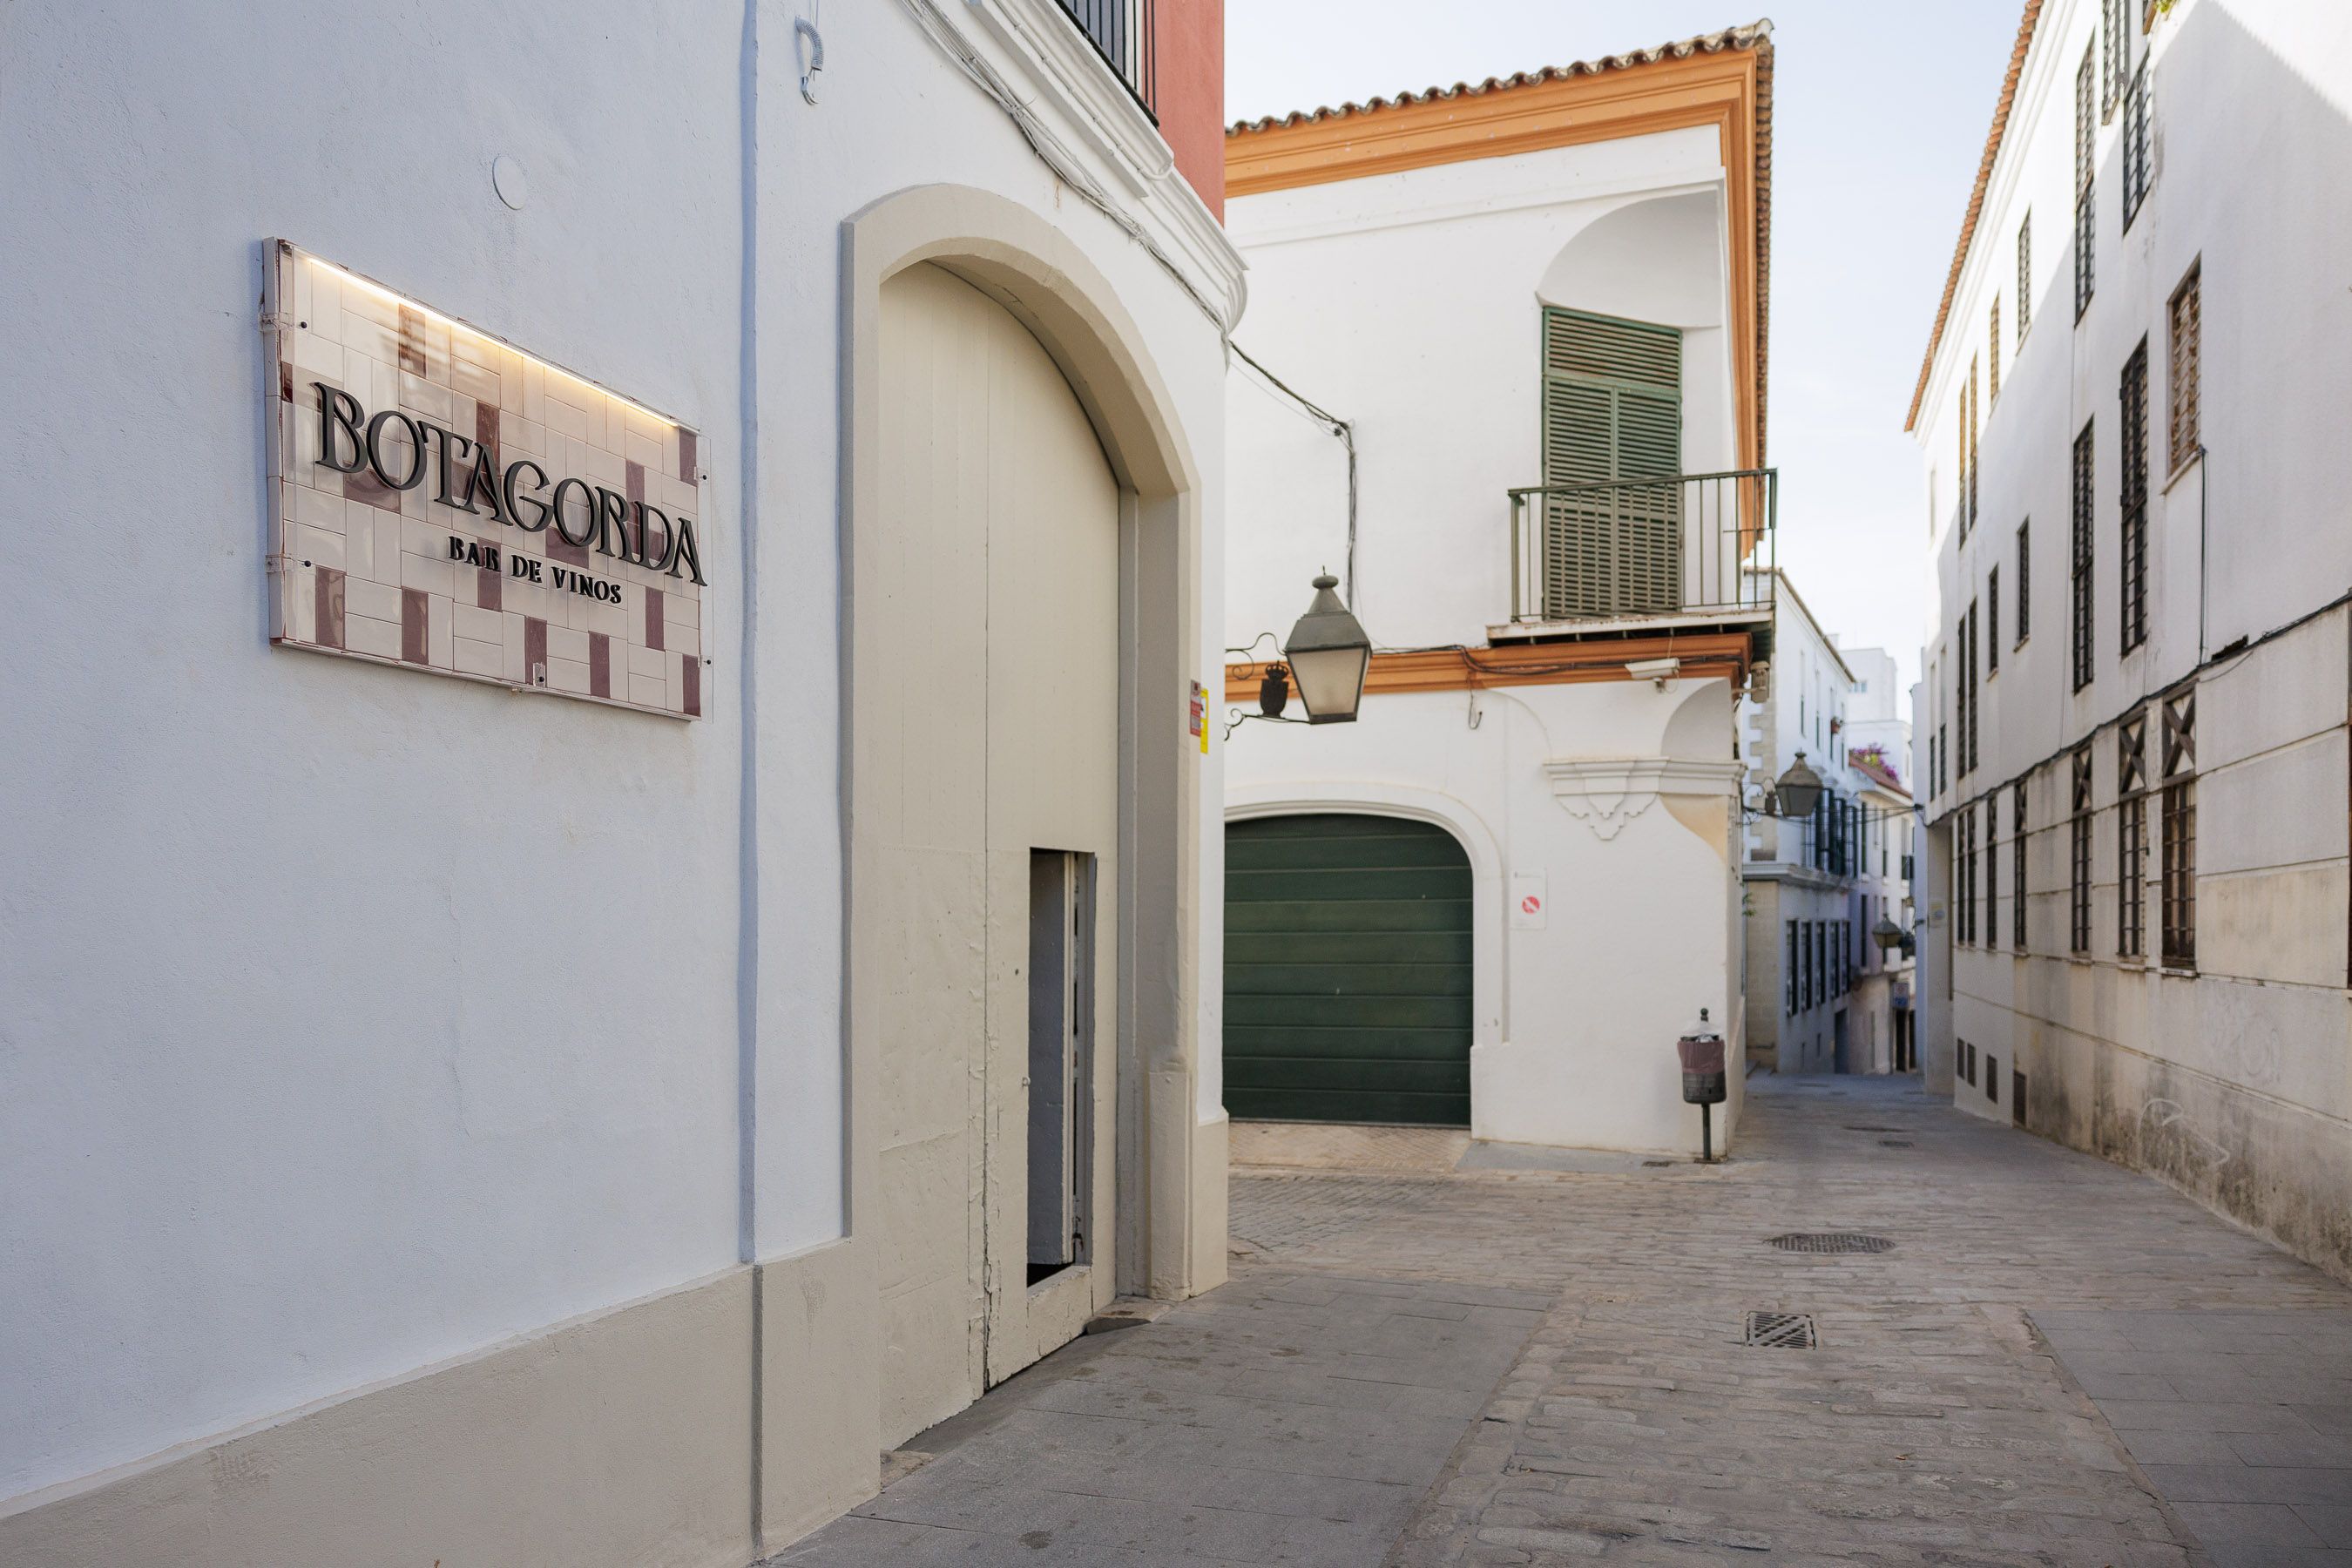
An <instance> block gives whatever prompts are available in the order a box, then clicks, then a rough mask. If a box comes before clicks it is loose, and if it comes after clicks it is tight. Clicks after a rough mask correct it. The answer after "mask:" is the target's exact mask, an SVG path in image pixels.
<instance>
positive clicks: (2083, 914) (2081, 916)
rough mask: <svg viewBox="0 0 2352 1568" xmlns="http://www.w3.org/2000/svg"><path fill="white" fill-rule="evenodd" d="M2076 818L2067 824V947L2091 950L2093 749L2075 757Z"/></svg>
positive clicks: (2079, 951)
mask: <svg viewBox="0 0 2352 1568" xmlns="http://www.w3.org/2000/svg"><path fill="white" fill-rule="evenodd" d="M2073 802H2074V818H2073V820H2072V821H2071V822H2069V823H2068V824H2067V829H2068V843H2067V863H2068V890H2069V892H2070V894H2071V895H2072V896H2071V898H2070V900H2069V909H2068V915H2069V919H2068V921H2067V940H2066V945H2067V949H2068V951H2070V952H2078V953H2086V952H2090V951H2091V749H2090V748H2089V747H2088V746H2085V747H2084V748H2083V749H2082V750H2080V751H2078V752H2075V753H2074V791H2073Z"/></svg>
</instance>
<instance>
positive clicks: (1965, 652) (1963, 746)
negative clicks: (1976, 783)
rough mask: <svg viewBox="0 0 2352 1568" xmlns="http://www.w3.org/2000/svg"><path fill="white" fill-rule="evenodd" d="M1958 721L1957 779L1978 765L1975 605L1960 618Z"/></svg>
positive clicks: (1970, 604)
mask: <svg viewBox="0 0 2352 1568" xmlns="http://www.w3.org/2000/svg"><path fill="white" fill-rule="evenodd" d="M1957 711H1958V715H1959V721H1960V777H1962V778H1963V779H1965V778H1967V777H1968V776H1969V774H1970V773H1974V772H1975V771H1976V766H1977V606H1976V604H1975V602H1974V601H1970V603H1969V613H1968V614H1967V615H1965V616H1961V617H1960V689H1959V706H1958V710H1957Z"/></svg>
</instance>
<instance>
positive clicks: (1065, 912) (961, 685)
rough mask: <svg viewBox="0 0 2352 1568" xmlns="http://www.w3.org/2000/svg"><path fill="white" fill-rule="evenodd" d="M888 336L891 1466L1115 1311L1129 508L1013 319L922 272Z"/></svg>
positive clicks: (875, 698) (864, 749) (883, 1070)
mask: <svg viewBox="0 0 2352 1568" xmlns="http://www.w3.org/2000/svg"><path fill="white" fill-rule="evenodd" d="M879 325H880V348H881V353H880V364H879V372H880V386H879V394H880V410H879V412H880V426H879V434H880V438H881V442H882V448H883V464H882V468H881V509H880V515H879V526H880V528H881V530H882V534H883V537H886V538H887V539H888V541H889V547H888V548H887V550H885V551H878V552H876V556H875V560H874V568H873V571H872V572H871V574H870V575H869V576H868V577H867V578H866V580H865V581H864V582H862V583H861V584H860V603H859V605H858V608H857V614H858V616H859V617H860V618H861V620H863V619H866V618H867V617H877V618H878V619H879V620H881V621H885V622H887V626H888V627H889V630H890V635H889V636H888V637H877V638H874V639H873V640H872V641H871V642H870V643H869V644H868V645H867V647H868V650H869V651H868V653H867V655H866V658H867V660H870V662H867V663H866V665H865V668H861V669H860V670H859V671H858V672H857V673H858V677H859V687H858V689H859V700H858V707H857V711H856V726H857V729H858V731H859V733H860V736H861V743H860V750H859V753H858V767H859V780H858V790H859V798H860V799H861V800H862V801H863V802H865V803H866V806H867V809H866V811H865V812H863V813H862V814H861V819H860V820H859V822H858V824H857V831H858V832H859V833H860V834H862V835H864V836H865V844H866V851H867V853H868V855H869V856H870V861H869V862H868V865H869V869H870V872H871V874H870V875H869V876H867V877H866V878H865V879H864V880H863V882H862V885H861V887H860V889H859V891H858V897H857V901H856V914H855V919H856V931H855V940H856V942H857V943H858V944H859V946H860V949H861V952H862V959H861V962H864V963H869V964H872V965H873V966H875V967H874V971H873V972H874V973H876V974H877V976H879V977H880V979H881V992H882V1002H881V1005H880V1007H879V1009H878V1010H877V1016H876V1017H875V1019H874V1022H873V1028H874V1030H875V1041H876V1046H877V1067H878V1068H879V1076H878V1086H877V1088H878V1095H879V1102H878V1105H877V1110H878V1111H879V1121H878V1124H877V1133H876V1144H875V1160H876V1171H875V1177H876V1184H877V1193H876V1195H877V1208H876V1214H875V1219H876V1238H877V1242H878V1244H879V1252H878V1255H877V1286H878V1289H879V1297H880V1302H879V1305H880V1320H879V1323H878V1327H879V1330H880V1332H881V1343H882V1364H881V1390H880V1393H881V1414H882V1428H881V1436H882V1440H883V1442H884V1443H885V1444H886V1446H887V1445H894V1444H897V1443H898V1442H900V1441H903V1440H904V1439H905V1438H906V1437H908V1436H911V1435H912V1434H914V1433H916V1432H919V1431H920V1430H922V1429H923V1428H924V1427H926V1426H929V1425H931V1424H932V1423H933V1422H935V1421H938V1420H940V1419H942V1418H944V1417H945V1416H947V1415H952V1414H953V1413H954V1412H956V1411H957V1410H960V1409H961V1408H962V1407H963V1406H964V1405H967V1404H969V1403H971V1400H972V1399H974V1398H975V1397H977V1396H978V1395H979V1394H980V1393H981V1392H982V1390H983V1389H985V1388H986V1387H987V1386H988V1385H989V1384H991V1383H993V1382H996V1381H998V1380H999V1379H1001V1378H1002V1377H1003V1376H1005V1375H1009V1373H1011V1372H1012V1371H1014V1370H1017V1369H1018V1368H1019V1367H1021V1366H1023V1365H1025V1364H1027V1363H1029V1362H1030V1361H1032V1360H1034V1359H1035V1357H1036V1356H1038V1355H1040V1354H1042V1353H1044V1352H1045V1351H1047V1350H1050V1349H1052V1348H1054V1346H1055V1344H1058V1343H1060V1342H1064V1341H1066V1340H1068V1339H1070V1338H1073V1337H1075V1336H1076V1333H1077V1331H1079V1329H1080V1328H1081V1327H1082V1326H1083V1324H1084V1323H1085V1321H1086V1320H1087V1317H1088V1316H1089V1315H1090V1314H1091V1313H1092V1312H1093V1311H1094V1310H1096V1309H1097V1308H1099V1307H1100V1306H1102V1305H1104V1304H1105V1303H1107V1302H1108V1300H1110V1299H1111V1296H1112V1295H1113V1294H1114V1293H1115V1288H1114V1282H1113V1279H1112V1270H1111V1269H1110V1268H1109V1267H1108V1264H1109V1261H1110V1248H1109V1242H1108V1236H1107V1234H1106V1232H1107V1229H1108V1224H1109V1221H1110V1217H1111V1215H1112V1213H1113V1198H1112V1190H1113V1179H1112V1170H1113V1159H1112V1154H1113V1147H1112V1146H1113V1142H1114V1139H1113V1135H1112V1129H1113V1128H1114V1127H1115V1125H1116V1122H1117V1116H1116V1100H1115V1096H1116V1088H1117V1080H1118V1070H1117V1063H1116V1044H1117V1038H1118V1026H1117V1018H1118V1000H1119V998H1118V971H1117V964H1116V953H1117V948H1118V942H1117V911H1118V907H1119V900H1118V884H1119V879H1120V877H1121V875H1122V868H1121V867H1120V865H1119V863H1118V854H1117V851H1118V837H1119V835H1118V826H1119V802H1118V794H1119V791H1118V780H1119V749H1118V748H1119V707H1120V702H1119V667H1120V621H1119V579H1120V566H1119V561H1120V516H1119V512H1120V500H1119V486H1118V480H1117V479H1116V478H1115V477H1114V475H1113V473H1112V470H1111V467H1110V464H1109V462H1108V459H1107V458H1106V457H1105V455H1104V452H1103V448H1102V446H1101V443H1100V441H1099V440H1098V439H1097V436H1096V434H1095V430H1094V426H1093V425H1092V423H1091V422H1090V421H1089V419H1088V417H1087V411H1086V409H1085V408H1084V407H1083V406H1082V405H1080V403H1079V400H1078V397H1077V395H1076V393H1074V392H1073V391H1072V390H1071V387H1070V384H1069V383H1068V381H1067V380H1066V379H1065V378H1064V376H1063V374H1062V372H1061V371H1060V369H1059V368H1058V367H1057V366H1056V365H1055V362H1054V359H1053V357H1052V356H1051V355H1050V354H1048V353H1046V351H1045V347H1044V346H1043V345H1042V344H1041V343H1040V342H1038V341H1037V339H1036V338H1035V337H1034V336H1033V335H1032V334H1031V332H1030V331H1029V330H1028V329H1027V328H1026V327H1024V325H1023V324H1022V323H1021V322H1020V321H1016V320H1015V319H1014V318H1013V315H1012V314H1011V313H1010V312H1009V311H1008V310H1005V308H1004V307H1003V305H1001V304H999V303H997V302H996V301H995V300H992V299H991V298H990V297H989V296H988V295H986V294H984V293H982V291H981V290H980V289H976V288H974V287H973V286H972V285H971V284H970V283H968V282H965V281H964V280H962V279H960V278H958V277H956V276H954V275H953V274H951V273H950V272H949V271H947V270H945V269H944V268H940V267H938V266H934V265H929V264H922V265H917V266H913V267H909V268H906V269H905V270H903V271H901V272H899V273H898V274H896V275H895V276H893V277H891V278H890V279H887V281H886V282H885V283H884V284H883V285H882V288H881V312H880V323H879ZM1097 1261H1099V1262H1101V1263H1102V1264H1103V1265H1104V1267H1102V1268H1094V1267H1092V1266H1093V1265H1094V1264H1096V1263H1097Z"/></svg>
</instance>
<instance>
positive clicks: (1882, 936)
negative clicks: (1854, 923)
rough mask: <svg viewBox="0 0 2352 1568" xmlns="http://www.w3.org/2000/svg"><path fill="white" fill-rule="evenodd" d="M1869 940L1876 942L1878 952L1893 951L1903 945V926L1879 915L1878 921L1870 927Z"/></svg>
mask: <svg viewBox="0 0 2352 1568" xmlns="http://www.w3.org/2000/svg"><path fill="white" fill-rule="evenodd" d="M1870 940H1871V941H1873V942H1876V943H1877V944H1878V951H1879V952H1894V951H1895V949H1896V948H1898V947H1901V946H1902V945H1903V928H1902V927H1901V926H1899V925H1896V924H1895V922H1894V921H1891V920H1889V919H1887V918H1886V917H1885V915H1881V916H1879V917H1878V923H1877V924H1876V925H1874V926H1873V927H1871V928H1870Z"/></svg>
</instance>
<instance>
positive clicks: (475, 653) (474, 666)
mask: <svg viewBox="0 0 2352 1568" xmlns="http://www.w3.org/2000/svg"><path fill="white" fill-rule="evenodd" d="M453 657H454V658H455V660H456V668H457V672H458V673H459V674H461V675H487V676H488V677H490V678H491V679H494V680H503V679H506V673H507V650H506V644H505V643H503V642H478V641H477V640H475V639H474V638H472V637H458V638H457V639H455V643H454V649H453Z"/></svg>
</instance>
